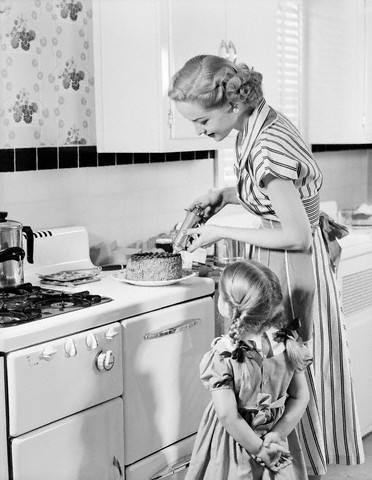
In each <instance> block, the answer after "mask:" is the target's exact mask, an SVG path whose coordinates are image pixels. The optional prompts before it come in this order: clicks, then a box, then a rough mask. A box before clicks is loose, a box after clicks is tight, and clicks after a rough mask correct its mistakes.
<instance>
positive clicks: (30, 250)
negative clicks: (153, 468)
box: [22, 227, 34, 263]
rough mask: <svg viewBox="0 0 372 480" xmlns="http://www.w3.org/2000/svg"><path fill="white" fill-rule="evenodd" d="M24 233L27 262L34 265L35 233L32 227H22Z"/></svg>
mask: <svg viewBox="0 0 372 480" xmlns="http://www.w3.org/2000/svg"><path fill="white" fill-rule="evenodd" d="M22 232H24V233H25V234H26V241H27V243H26V245H27V261H28V263H34V232H33V231H32V228H31V227H22Z"/></svg>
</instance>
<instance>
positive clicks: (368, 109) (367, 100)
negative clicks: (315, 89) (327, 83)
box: [363, 1, 372, 143]
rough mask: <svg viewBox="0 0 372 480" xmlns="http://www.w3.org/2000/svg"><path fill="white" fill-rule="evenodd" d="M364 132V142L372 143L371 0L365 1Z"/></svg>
mask: <svg viewBox="0 0 372 480" xmlns="http://www.w3.org/2000/svg"><path fill="white" fill-rule="evenodd" d="M365 8H366V23H365V28H366V31H365V39H366V41H365V43H366V52H365V57H364V58H365V78H364V90H365V97H364V102H363V106H364V132H365V141H366V143H372V2H371V1H366V3H365Z"/></svg>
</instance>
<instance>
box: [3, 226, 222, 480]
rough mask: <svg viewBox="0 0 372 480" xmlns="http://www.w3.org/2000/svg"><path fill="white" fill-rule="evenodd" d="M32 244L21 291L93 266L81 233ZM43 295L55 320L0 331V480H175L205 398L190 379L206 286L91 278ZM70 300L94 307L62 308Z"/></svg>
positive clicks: (204, 321)
mask: <svg viewBox="0 0 372 480" xmlns="http://www.w3.org/2000/svg"><path fill="white" fill-rule="evenodd" d="M34 236H35V250H34V259H35V263H34V264H33V265H30V264H25V282H26V284H31V285H32V287H34V288H36V289H37V290H38V291H40V290H39V289H40V287H42V288H45V287H46V286H45V285H42V284H40V277H39V275H40V274H41V275H46V274H53V273H56V272H59V271H61V270H76V269H88V268H93V267H94V265H93V264H92V262H91V261H90V258H89V241H88V240H89V239H88V233H87V231H86V229H85V228H83V227H71V228H56V229H51V230H43V231H39V232H35V233H34ZM47 289H51V290H52V291H53V292H54V295H56V298H58V302H59V304H60V305H62V307H61V308H64V309H65V310H63V311H62V313H61V312H58V314H53V312H50V311H49V310H48V312H49V315H47V316H44V317H42V318H36V319H32V321H29V322H20V323H19V324H16V325H12V326H6V327H5V328H1V327H0V480H10V479H11V480H47V479H48V480H49V479H50V478H53V479H54V480H67V479H68V480H102V479H113V480H115V479H118V478H124V476H125V478H126V479H129V480H132V479H133V480H135V479H141V480H143V479H144V478H151V476H152V475H154V474H156V472H158V471H168V472H169V471H170V472H172V471H173V469H174V471H175V472H176V471H177V472H178V473H175V474H174V475H173V476H171V477H170V478H172V479H173V478H174V479H176V478H177V479H181V478H184V474H185V472H186V469H187V464H188V462H187V461H185V457H186V458H189V456H190V454H191V449H192V444H193V435H194V434H195V433H196V430H197V426H198V423H199V420H200V417H201V414H202V411H203V410H204V407H205V405H206V403H207V401H208V399H209V397H208V393H207V392H206V390H205V389H204V388H203V387H202V385H201V382H200V380H199V377H198V374H197V372H198V364H199V361H200V359H201V356H202V354H203V353H204V352H205V351H206V350H207V349H208V348H209V345H210V342H211V340H212V338H213V336H214V302H213V299H212V295H213V293H214V282H213V280H210V279H205V278H197V277H194V278H190V279H188V280H185V281H182V282H179V283H178V284H175V285H170V286H167V287H137V286H132V285H128V284H125V283H122V282H120V281H118V280H116V279H114V278H113V276H112V272H101V273H100V276H99V280H98V281H94V282H92V283H86V284H84V285H77V286H69V287H67V288H66V287H59V286H49V285H48V286H47ZM59 295H65V297H64V299H63V300H62V301H61V299H60V297H59ZM81 296H82V297H83V300H84V301H85V300H86V298H85V299H84V296H85V297H87V296H88V297H89V298H96V299H97V298H98V297H99V298H100V299H102V301H99V302H94V303H93V304H91V305H86V306H84V307H83V308H80V307H79V308H77V309H75V308H71V304H72V303H73V302H71V301H67V300H66V298H67V299H69V300H71V298H73V299H74V301H75V298H76V297H79V298H80V297H81ZM53 300H54V298H53ZM58 302H52V303H53V305H54V306H55V305H56V303H58ZM64 302H65V303H64ZM73 307H74V305H73ZM48 308H49V306H48ZM138 432H141V435H140V436H139V435H138ZM145 471H146V472H150V473H151V472H152V473H151V475H148V474H147V473H146V475H148V476H145V473H144V472H145ZM154 478H155V477H154Z"/></svg>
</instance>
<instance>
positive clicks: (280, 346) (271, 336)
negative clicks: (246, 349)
mask: <svg viewBox="0 0 372 480" xmlns="http://www.w3.org/2000/svg"><path fill="white" fill-rule="evenodd" d="M278 331H279V329H278V328H276V327H271V328H269V329H267V330H266V331H265V332H264V333H261V334H259V335H250V336H249V337H246V338H244V339H242V340H243V341H248V340H250V341H253V342H254V343H255V346H256V349H257V351H258V352H259V353H262V337H263V335H265V336H266V338H267V340H268V341H269V344H270V347H271V350H272V352H273V355H274V356H275V355H279V354H280V353H282V352H283V351H284V350H285V344H284V342H278V341H277V340H276V339H275V337H276V334H277V333H278Z"/></svg>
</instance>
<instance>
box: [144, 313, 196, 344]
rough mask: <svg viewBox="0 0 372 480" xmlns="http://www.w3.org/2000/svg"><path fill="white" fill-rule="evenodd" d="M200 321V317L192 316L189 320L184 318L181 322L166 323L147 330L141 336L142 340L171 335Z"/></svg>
mask: <svg viewBox="0 0 372 480" xmlns="http://www.w3.org/2000/svg"><path fill="white" fill-rule="evenodd" d="M200 322H201V319H200V318H192V319H190V320H184V321H183V322H181V323H178V324H176V325H168V326H166V327H162V328H160V329H158V330H153V331H152V332H148V333H146V334H145V335H144V336H143V338H144V340H152V339H153V338H159V337H165V336H166V335H173V334H174V333H178V332H182V331H183V330H186V329H187V328H191V327H194V326H195V325H197V324H198V323H200Z"/></svg>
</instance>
